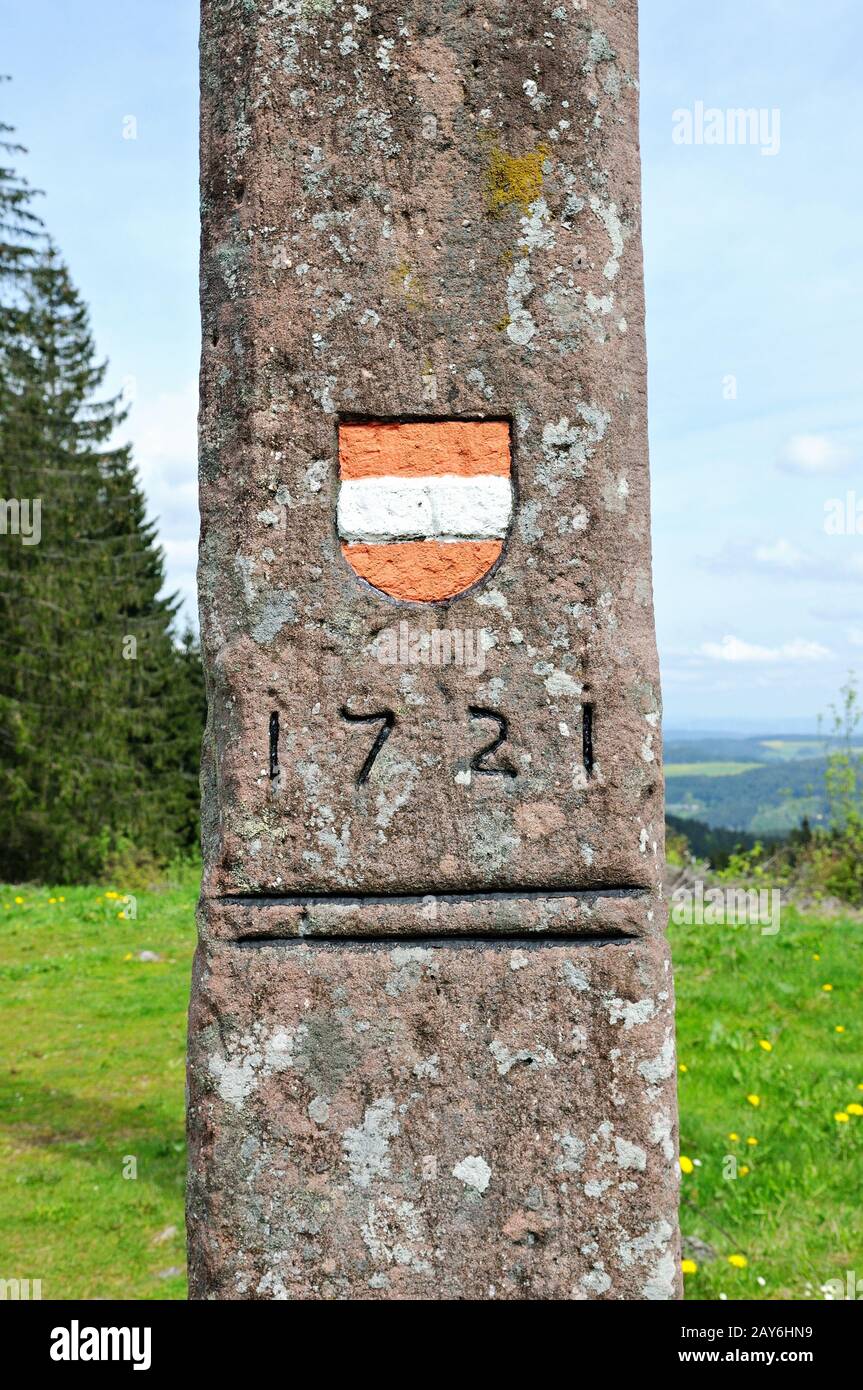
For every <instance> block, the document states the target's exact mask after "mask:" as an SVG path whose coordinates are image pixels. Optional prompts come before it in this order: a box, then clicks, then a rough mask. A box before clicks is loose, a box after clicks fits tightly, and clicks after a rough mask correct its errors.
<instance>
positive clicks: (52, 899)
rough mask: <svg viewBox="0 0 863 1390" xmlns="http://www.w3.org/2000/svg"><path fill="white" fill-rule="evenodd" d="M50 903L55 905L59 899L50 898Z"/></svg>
mask: <svg viewBox="0 0 863 1390" xmlns="http://www.w3.org/2000/svg"><path fill="white" fill-rule="evenodd" d="M48 901H49V903H55V902H56V901H57V899H56V898H49V899H48Z"/></svg>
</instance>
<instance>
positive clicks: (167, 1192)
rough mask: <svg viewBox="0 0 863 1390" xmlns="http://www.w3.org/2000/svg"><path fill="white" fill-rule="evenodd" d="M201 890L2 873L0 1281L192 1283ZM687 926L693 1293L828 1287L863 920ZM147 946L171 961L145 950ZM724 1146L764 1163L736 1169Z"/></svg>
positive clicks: (152, 1287) (857, 1226) (855, 1148)
mask: <svg viewBox="0 0 863 1390" xmlns="http://www.w3.org/2000/svg"><path fill="white" fill-rule="evenodd" d="M16 892H17V895H18V896H21V897H23V899H24V901H23V903H20V904H16V903H15V902H14V898H15V896H16ZM195 892H196V886H195V884H194V883H193V882H192V881H191V879H190V880H189V881H188V882H187V883H185V884H184V885H183V886H179V887H177V888H174V889H171V890H168V891H165V892H163V893H141V894H140V895H139V896H138V899H137V918H136V919H135V920H133V921H127V920H125V919H124V918H120V917H119V916H118V912H119V911H120V910H121V908H122V904H121V903H120V902H117V901H116V900H112V899H106V898H105V896H104V892H103V891H102V890H100V889H97V888H72V889H59V890H48V889H33V888H26V889H19V890H15V889H6V890H5V891H4V890H2V889H0V984H2V991H3V1008H2V1012H0V1030H2V1031H0V1043H2V1056H3V1059H4V1061H3V1067H2V1083H0V1121H2V1123H0V1164H2V1173H3V1181H2V1184H0V1276H2V1277H6V1278H9V1277H16V1276H17V1277H18V1278H31V1279H33V1278H41V1280H42V1292H43V1296H44V1297H45V1298H77V1297H84V1298H93V1297H101V1298H112V1297H113V1298H136V1299H137V1298H144V1299H146V1298H182V1297H184V1296H185V1277H184V1273H183V1272H182V1271H183V1268H184V1253H183V1177H184V1155H183V1058H184V1047H185V1028H186V1003H187V998H188V989H189V969H190V964H191V956H192V948H193V942H194V900H195ZM61 895H62V897H64V898H65V902H60V901H55V902H53V903H52V902H50V899H51V898H55V899H59V898H60V897H61ZM99 899H101V901H100V900H99ZM5 904H8V906H5ZM671 936H672V944H673V950H674V957H675V966H676V983H677V995H678V1030H679V1052H680V1060H681V1062H682V1063H683V1064H684V1065H685V1067H686V1071H685V1073H681V1076H680V1104H681V1150H682V1152H683V1153H684V1154H685V1155H687V1156H688V1157H689V1158H690V1159H692V1160H693V1161H694V1160H696V1159H697V1160H699V1164H698V1165H697V1166H694V1168H693V1172H692V1173H690V1174H686V1175H684V1176H683V1178H682V1199H683V1206H682V1224H683V1230H684V1233H685V1234H687V1235H689V1236H697V1237H698V1238H699V1239H700V1240H701V1241H703V1242H705V1244H706V1245H707V1246H709V1247H711V1248H712V1251H713V1252H714V1253H715V1258H712V1259H705V1258H704V1257H701V1258H699V1260H698V1265H699V1269H698V1273H697V1274H695V1275H692V1276H689V1277H687V1297H689V1298H716V1297H718V1295H719V1293H726V1294H727V1296H728V1298H729V1299H734V1298H746V1299H762V1298H782V1297H787V1298H792V1299H803V1298H805V1297H806V1296H807V1290H806V1285H807V1283H808V1284H810V1285H811V1286H812V1289H813V1291H814V1296H815V1297H818V1296H819V1294H818V1290H819V1287H820V1285H821V1284H823V1283H825V1282H826V1281H827V1280H828V1279H831V1278H841V1279H844V1277H845V1272H846V1271H847V1270H850V1269H854V1270H856V1272H857V1277H863V1212H861V1204H860V1201H859V1194H860V1192H861V1190H863V1116H858V1117H855V1116H853V1115H852V1117H851V1119H850V1120H849V1122H848V1123H847V1124H841V1125H840V1124H838V1123H837V1122H836V1121H835V1120H834V1118H833V1116H834V1113H835V1112H836V1111H839V1110H842V1109H843V1108H844V1107H845V1106H846V1105H847V1104H848V1103H849V1102H852V1103H860V1104H863V1091H861V1090H859V1089H858V1087H859V1086H860V1085H861V1084H863V1017H861V1009H860V980H861V977H862V976H863V926H861V925H860V924H859V923H854V922H851V921H847V922H843V921H835V922H830V923H829V924H828V923H818V922H815V921H813V920H806V919H802V918H799V917H797V916H795V914H794V913H793V912H791V911H786V912H784V913H783V918H782V927H781V931H780V932H779V935H778V936H774V937H767V936H761V935H760V933H759V931H758V929H757V928H748V927H739V928H733V927H728V928H725V927H672V929H671ZM147 950H149V951H154V952H156V953H157V954H158V955H159V956H161V957H162V958H163V959H162V960H161V961H158V962H144V961H140V960H138V958H137V957H138V954H139V952H141V951H147ZM816 953H817V954H820V957H821V959H820V960H819V961H816V960H813V955H814V954H816ZM824 983H830V984H832V985H833V990H832V992H830V993H826V992H824V991H823V990H822V988H821V986H822V984H824ZM837 1024H842V1025H844V1026H845V1028H846V1029H847V1031H846V1032H845V1033H837V1032H836V1031H835V1028H836V1025H837ZM760 1039H765V1040H767V1041H769V1042H772V1044H773V1050H772V1051H771V1052H766V1051H764V1050H762V1048H761V1047H760V1046H759V1040H760ZM749 1094H755V1095H758V1096H760V1098H761V1104H760V1106H759V1107H758V1108H757V1109H755V1108H754V1107H752V1106H751V1105H750V1104H749V1103H748V1102H747V1099H746V1097H747V1095H749ZM731 1132H735V1133H737V1134H739V1135H740V1139H739V1140H738V1141H731V1140H730V1139H729V1138H728V1135H729V1134H730V1133H731ZM750 1135H751V1136H754V1137H756V1138H757V1139H758V1141H759V1142H758V1145H757V1146H748V1145H747V1144H746V1139H747V1137H748V1136H750ZM728 1154H733V1155H736V1156H737V1157H738V1159H739V1161H740V1163H746V1164H748V1165H749V1167H750V1172H749V1173H748V1174H747V1175H746V1176H738V1177H737V1178H736V1179H733V1180H731V1179H728V1178H726V1177H724V1176H723V1167H724V1165H725V1164H726V1156H727V1155H728ZM129 1156H131V1157H133V1158H134V1159H135V1160H136V1163H137V1177H136V1178H134V1179H131V1178H125V1177H124V1176H123V1173H124V1164H126V1161H127V1158H128V1157H129ZM127 1166H128V1165H127ZM172 1227H173V1228H175V1232H174V1233H173V1234H170V1233H169V1234H167V1235H166V1234H165V1232H166V1231H167V1232H170V1230H171V1228H172ZM708 1253H709V1252H708ZM733 1254H740V1255H744V1256H745V1257H746V1259H747V1261H748V1264H747V1267H746V1268H745V1269H743V1270H738V1269H734V1268H733V1267H732V1266H731V1265H729V1263H728V1256H729V1255H733ZM172 1269H177V1270H180V1271H181V1272H180V1273H176V1274H168V1273H166V1271H169V1270H172ZM759 1278H761V1279H763V1280H764V1284H763V1285H762V1284H759V1283H758V1279H759Z"/></svg>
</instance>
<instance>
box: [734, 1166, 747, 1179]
mask: <svg viewBox="0 0 863 1390" xmlns="http://www.w3.org/2000/svg"><path fill="white" fill-rule="evenodd" d="M748 1172H749V1164H748V1163H741V1165H740V1167H739V1168H738V1170H737V1174H738V1177H741V1178H745V1177H746V1174H747V1173H748Z"/></svg>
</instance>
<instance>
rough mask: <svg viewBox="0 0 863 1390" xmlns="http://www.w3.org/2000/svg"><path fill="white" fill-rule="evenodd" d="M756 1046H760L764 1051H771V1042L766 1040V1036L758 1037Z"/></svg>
mask: <svg viewBox="0 0 863 1390" xmlns="http://www.w3.org/2000/svg"><path fill="white" fill-rule="evenodd" d="M758 1046H759V1047H761V1048H763V1049H764V1051H765V1052H772V1051H773V1044H772V1042H768V1041H767V1039H766V1038H759V1040H758Z"/></svg>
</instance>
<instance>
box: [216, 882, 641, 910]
mask: <svg viewBox="0 0 863 1390" xmlns="http://www.w3.org/2000/svg"><path fill="white" fill-rule="evenodd" d="M650 892H651V890H650V889H649V888H648V887H647V886H646V885H645V884H634V883H633V884H618V885H616V886H615V887H605V886H604V885H603V884H593V885H591V886H589V887H584V886H582V887H580V888H511V889H500V890H494V889H482V888H480V889H477V890H475V891H466V892H463V893H438V892H435V890H434V889H432V888H429V889H426V891H425V892H413V893H349V892H340V891H334V892H329V893H260V894H258V893H221V894H216V895H214V896H213V897H212V898H211V899H210V901H211V902H215V903H233V904H235V905H236V906H238V907H327V906H329V905H330V904H333V905H334V906H336V907H383V906H386V905H387V904H388V903H398V904H399V905H400V906H403V907H423V906H425V904H426V903H427V902H428V900H429V898H433V899H434V900H435V902H439V903H447V904H452V905H453V906H458V905H459V904H460V903H468V904H470V903H513V902H520V901H524V902H542V901H543V899H544V898H575V899H577V900H578V901H579V902H583V903H587V904H589V903H591V902H594V901H595V900H596V899H597V898H624V899H626V898H632V899H635V900H636V901H638V900H639V899H642V898H646V897H649V895H650Z"/></svg>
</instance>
